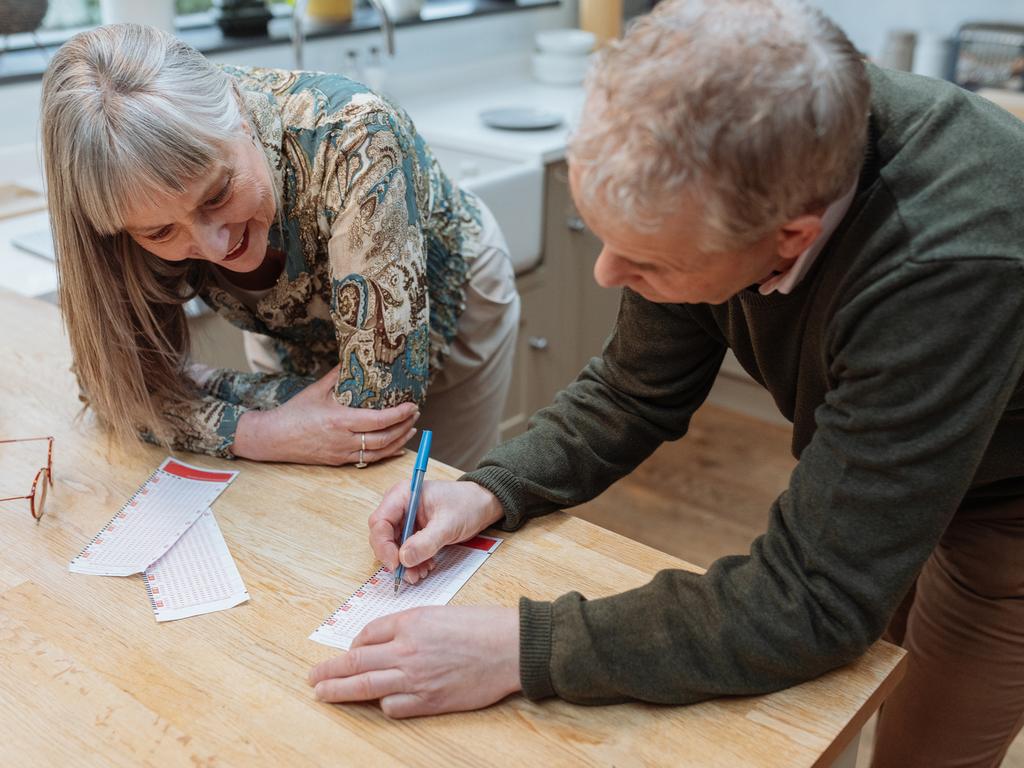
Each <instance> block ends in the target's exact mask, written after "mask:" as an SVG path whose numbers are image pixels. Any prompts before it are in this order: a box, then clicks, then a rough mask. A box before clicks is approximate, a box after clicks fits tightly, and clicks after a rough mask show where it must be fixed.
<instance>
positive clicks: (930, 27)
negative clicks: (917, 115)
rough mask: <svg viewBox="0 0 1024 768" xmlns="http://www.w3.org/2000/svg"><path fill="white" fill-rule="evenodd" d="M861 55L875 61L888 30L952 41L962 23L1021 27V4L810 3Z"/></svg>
mask: <svg viewBox="0 0 1024 768" xmlns="http://www.w3.org/2000/svg"><path fill="white" fill-rule="evenodd" d="M811 2H813V3H814V4H815V5H817V6H818V7H819V8H821V9H822V10H823V11H824V12H825V13H826V14H828V15H829V16H830V17H831V18H832V19H833V20H834V21H835V22H836V23H837V24H839V26H841V27H842V28H843V29H844V30H845V31H846V34H847V35H849V36H850V39H852V40H853V42H854V44H856V45H857V46H858V47H859V48H860V49H861V50H862V51H864V52H865V53H867V54H868V55H869V56H874V57H877V56H878V55H879V53H881V51H882V45H883V43H884V41H885V34H886V32H887V31H888V30H890V29H912V30H917V31H925V32H931V33H935V34H937V35H940V36H942V37H953V36H954V35H955V34H956V31H957V28H958V27H959V26H960V24H962V23H963V22H965V21H1003V22H1011V23H1015V24H1024V0H811Z"/></svg>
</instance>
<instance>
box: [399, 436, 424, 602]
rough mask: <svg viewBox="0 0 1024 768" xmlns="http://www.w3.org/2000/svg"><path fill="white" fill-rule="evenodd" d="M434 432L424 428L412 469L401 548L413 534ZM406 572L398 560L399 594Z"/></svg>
mask: <svg viewBox="0 0 1024 768" xmlns="http://www.w3.org/2000/svg"><path fill="white" fill-rule="evenodd" d="M432 437H433V433H432V432H431V431H430V430H429V429H425V430H423V434H422V435H420V447H419V449H418V450H417V451H416V466H415V467H414V468H413V470H412V494H411V495H410V496H409V508H408V509H407V510H406V511H405V526H404V527H403V528H402V540H401V542H399V544H398V548H399V549H401V548H402V545H403V544H405V540H406V539H408V538H409V536H411V535H412V527H413V525H414V524H415V522H416V510H417V509H419V506H420V493H421V492H422V491H423V475H425V474H426V472H427V461H428V460H429V459H430V440H431V438H432ZM403 573H405V566H404V565H402V561H401V560H399V561H398V568H396V569H395V594H396V595H397V594H398V587H399V585H401V583H402V574H403Z"/></svg>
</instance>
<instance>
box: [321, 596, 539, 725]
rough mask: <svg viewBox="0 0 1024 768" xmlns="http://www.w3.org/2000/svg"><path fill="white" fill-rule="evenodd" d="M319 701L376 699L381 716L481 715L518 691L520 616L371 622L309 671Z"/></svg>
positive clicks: (489, 610) (423, 614)
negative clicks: (344, 648)
mask: <svg viewBox="0 0 1024 768" xmlns="http://www.w3.org/2000/svg"><path fill="white" fill-rule="evenodd" d="M309 684H310V685H313V686H316V697H317V698H318V699H321V700H322V701H330V702H345V701H366V700H370V699H380V708H381V710H383V712H384V714H385V715H387V716H388V717H417V716H420V715H437V714H441V713H442V712H462V711H465V710H470V709H480V708H482V707H486V706H489V705H490V704H493V703H494V702H496V701H499V700H501V699H503V698H504V697H505V696H508V695H509V694H510V693H515V692H516V691H518V690H519V689H520V685H519V611H518V610H516V609H515V608H498V607H489V606H488V607H474V606H431V607H427V608H414V609H412V610H409V611H402V612H401V613H395V614H392V615H390V616H383V617H381V618H379V619H376V620H375V621H372V622H370V623H369V624H367V625H366V627H364V628H363V631H362V632H360V633H359V635H358V636H356V639H355V640H354V641H353V642H352V648H351V649H350V650H349V651H348V652H347V653H342V654H340V655H339V656H335V657H333V658H331V659H328V660H327V661H323V662H321V663H320V664H317V665H316V666H315V667H313V669H312V670H311V671H310V673H309Z"/></svg>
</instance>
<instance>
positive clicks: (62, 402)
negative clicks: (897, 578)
mask: <svg viewBox="0 0 1024 768" xmlns="http://www.w3.org/2000/svg"><path fill="white" fill-rule="evenodd" d="M0 329H2V331H0V333H2V337H0V338H2V340H0V360H2V361H3V363H2V370H3V375H2V377H0V382H2V383H0V437H29V436H36V435H46V434H52V435H55V436H56V438H57V439H56V445H55V449H54V478H55V488H54V490H53V492H52V495H51V497H50V499H49V500H48V502H47V514H46V516H45V517H44V518H43V520H42V521H41V522H40V523H39V524H38V525H37V524H36V523H34V522H33V521H32V519H31V517H30V516H29V514H28V510H27V506H26V507H25V508H22V506H21V504H24V502H22V503H21V504H19V503H8V504H4V505H2V507H0V530H2V531H3V535H4V541H5V542H6V545H7V546H6V547H5V551H4V554H3V557H2V558H0V659H2V661H3V670H2V674H3V678H4V681H3V687H2V693H0V755H2V758H0V763H3V764H5V765H6V764H11V765H66V764H75V765H97V766H100V765H102V766H119V765H155V766H176V765H210V766H213V765H222V766H234V765H244V766H257V765H275V766H280V765H284V766H304V765H328V764H330V765H362V766H379V765H434V766H436V765H438V764H444V763H450V764H452V765H479V764H501V765H531V766H538V765H544V766H549V765H578V764H596V765H694V766H729V767H730V768H733V767H734V766H747V765H750V766H762V765H764V766H769V765H772V766H787V767H790V766H811V765H828V764H829V763H830V762H831V761H832V760H833V759H834V758H835V757H836V756H837V755H838V754H839V753H840V752H841V751H842V749H843V748H844V747H845V746H846V744H847V743H848V742H849V740H850V738H851V737H852V736H853V735H854V734H855V733H856V732H857V731H858V730H859V729H860V727H861V726H862V725H863V723H864V721H865V720H866V719H867V718H868V717H869V716H870V714H871V713H872V712H873V711H875V710H876V709H877V708H878V706H879V705H880V703H881V701H882V700H883V699H884V697H885V696H886V695H887V694H888V693H889V691H890V690H891V689H892V688H893V687H894V686H895V684H896V682H897V680H898V678H899V676H900V674H901V672H902V659H903V652H902V651H900V650H899V649H897V648H894V647H893V646H890V645H887V644H885V643H878V644H876V645H875V646H873V647H872V648H871V650H870V651H869V652H868V653H867V654H865V655H864V656H863V657H862V658H861V659H860V660H858V661H857V662H855V663H854V664H851V665H849V666H848V667H845V668H843V669H840V670H836V671H834V672H832V673H830V674H827V675H825V676H823V677H821V678H818V679H817V680H813V681H811V682H808V683H805V684H804V685H801V686H797V687H795V688H791V689H788V690H785V691H780V692H778V693H775V694H772V695H769V696H760V697H751V698H734V699H721V700H715V701H710V702H706V703H703V704H699V705H695V706H690V707H663V706H650V705H644V704H623V705H616V706H610V707H578V706H574V705H570V704H566V703H564V702H560V701H557V700H549V701H544V702H540V703H533V702H529V701H526V700H525V699H523V698H522V697H519V696H515V697H510V698H509V699H507V700H506V701H504V702H502V703H500V704H498V705H496V706H494V707H491V708H490V709H487V710H484V711H480V712H473V713H468V714H458V715H447V716H443V717H436V718H428V719H420V720H413V721H401V722H394V721H389V720H388V719H387V718H385V717H384V716H383V715H382V714H381V712H380V710H379V709H378V708H377V707H376V706H373V705H370V704H365V705H355V706H333V705H328V704H323V703H320V702H317V701H316V700H315V699H314V698H313V695H312V691H311V689H310V688H309V687H308V686H307V685H306V682H305V677H306V672H307V670H308V669H309V667H310V666H312V665H313V664H315V663H316V662H318V661H320V660H322V659H324V658H326V657H328V656H330V655H331V654H332V653H333V651H332V650H331V649H329V648H326V647H324V646H320V645H318V644H316V643H313V642H312V641H310V640H308V639H307V637H308V635H309V633H310V632H311V631H312V630H313V629H314V628H315V627H316V626H317V625H318V624H319V623H320V621H322V620H323V619H324V618H325V617H326V616H327V615H328V614H329V613H330V612H331V611H332V610H333V609H334V608H336V607H337V606H338V605H339V604H340V602H341V601H342V600H343V599H344V598H345V597H347V596H348V595H349V594H350V593H351V592H352V590H353V589H355V588H356V587H357V586H359V585H360V584H361V583H362V582H363V580H364V579H365V578H366V577H367V576H368V575H370V574H371V573H372V572H373V570H374V569H375V567H376V564H375V563H374V560H373V556H372V554H371V553H370V550H369V547H368V546H367V541H366V539H367V535H366V518H367V516H368V515H369V514H370V512H371V511H372V510H373V509H374V507H375V506H376V504H377V502H378V500H379V498H380V497H381V495H382V494H383V492H384V491H385V490H386V489H387V488H388V487H389V486H390V485H391V484H392V483H394V482H396V481H400V480H401V481H405V480H407V479H408V477H409V476H410V472H411V467H412V456H411V455H406V456H405V457H403V458H401V459H397V460H393V461H391V462H389V463H386V464H380V465H376V466H373V467H370V468H368V469H365V470H357V469H355V468H351V467H343V468H339V469H329V468H310V467H297V466H288V465H270V464H256V463H249V462H226V461H220V460H216V459H210V458H208V457H196V456H191V455H185V456H183V457H182V458H184V459H185V460H187V461H190V462H193V463H196V464H200V465H203V466H207V467H217V468H224V467H227V468H231V469H239V470H241V474H240V476H239V477H238V479H237V480H236V481H235V482H234V484H233V485H232V486H231V487H230V488H229V489H228V490H227V491H226V492H225V493H224V494H223V495H222V496H221V498H220V499H218V501H217V502H216V503H215V505H214V512H215V514H216V516H217V520H218V521H219V523H220V526H221V529H222V530H223V533H224V537H225V539H226V540H227V543H228V547H229V548H230V550H231V552H232V554H233V555H234V558H235V560H236V561H237V563H238V568H239V571H240V572H241V574H242V578H243V579H244V580H245V583H246V586H247V588H248V590H249V593H250V595H251V596H252V599H251V600H250V601H249V602H248V603H246V604H244V605H242V606H240V607H237V608H233V609H231V610H229V611H224V612H219V613H214V614H209V615H206V616H200V617H195V618H190V619H184V620H181V621H175V622H167V623H162V624H157V622H156V621H155V620H154V618H153V614H152V612H151V610H150V607H149V604H148V602H147V600H146V597H145V591H144V589H143V586H142V583H141V578H140V577H137V576H136V577H130V578H110V577H92V576H82V575H77V574H71V573H69V572H68V569H67V564H68V561H69V560H70V559H71V558H72V557H74V556H75V555H76V554H77V553H78V552H79V551H80V550H81V548H82V547H83V546H84V545H85V544H86V542H87V541H88V540H89V538H90V537H91V536H92V535H93V534H94V533H96V531H98V530H99V528H100V527H101V526H102V525H103V524H105V523H106V522H107V520H109V518H110V517H111V516H112V514H113V513H114V512H115V511H116V510H117V508H118V507H120V505H121V504H122V503H123V502H124V501H125V500H126V499H127V497H128V496H129V494H131V492H132V491H134V490H135V489H136V488H137V487H138V486H139V485H140V484H141V483H142V482H143V481H144V480H145V479H146V477H148V475H149V474H150V472H152V470H153V469H154V468H155V467H156V466H157V465H158V464H159V462H160V461H161V460H162V459H163V458H164V455H165V454H164V452H163V451H161V450H160V449H158V448H155V447H151V446H146V445H142V444H138V445H128V446H120V445H116V444H111V443H110V442H109V441H108V440H107V439H106V438H105V437H104V436H103V435H102V433H100V432H99V431H98V429H97V428H96V427H95V425H94V424H93V422H92V420H91V418H90V417H88V416H87V417H85V418H84V419H82V420H79V421H76V420H75V417H76V415H77V413H78V400H77V387H76V385H75V381H74V378H73V376H72V375H71V373H70V372H69V362H70V358H69V352H68V349H67V344H66V340H65V338H64V336H63V333H62V330H61V326H60V320H59V316H58V314H57V311H56V309H55V308H54V307H52V306H50V305H47V304H44V303H42V302H38V301H34V300H29V299H22V298H18V297H15V296H13V295H11V294H6V293H0ZM0 451H2V453H0V491H2V492H3V494H2V495H8V494H10V495H13V494H15V493H27V492H28V486H29V485H30V484H31V480H32V477H33V475H34V473H35V471H36V470H37V469H38V467H39V466H40V465H41V464H43V463H45V447H42V444H39V443H35V444H33V443H28V444H19V445H14V446H0ZM456 474H457V473H456V472H455V471H454V470H452V469H450V468H448V467H445V466H443V465H439V464H435V463H432V464H431V468H430V471H429V473H428V476H430V477H434V478H438V477H454V476H456ZM23 485H24V486H25V487H24V488H22V487H21V486H23ZM498 535H502V536H505V543H504V544H503V545H502V546H501V548H500V549H499V550H498V551H497V553H496V554H495V555H493V556H492V557H491V558H490V559H489V560H488V562H487V563H486V564H485V565H484V566H483V567H482V568H481V569H480V571H478V572H477V574H476V575H475V576H474V577H473V578H472V579H471V580H470V582H469V583H468V584H467V585H466V587H465V588H464V589H463V590H462V591H461V592H460V593H459V594H458V595H457V596H456V598H455V601H454V602H456V603H462V604H479V603H498V604H502V605H508V606H512V605H515V604H516V602H517V600H518V597H519V595H523V594H525V595H528V596H530V597H533V598H541V599H547V598H554V597H557V596H558V595H559V594H561V593H563V592H565V591H568V590H570V589H576V590H580V591H581V592H583V593H584V594H585V595H587V596H588V597H598V596H602V595H608V594H612V593H615V592H618V591H621V590H624V589H628V588H631V587H635V586H639V585H641V584H643V583H645V582H646V581H648V580H649V579H650V577H651V576H652V575H653V574H654V573H655V572H656V571H658V570H659V569H663V568H691V569H692V568H694V567H693V566H689V565H687V564H686V563H684V562H682V561H680V560H677V559H675V558H673V557H671V556H669V555H666V554H663V553H660V552H657V551H655V550H653V549H651V548H649V547H646V546H644V545H642V544H639V543H636V542H634V541H631V540H629V539H626V538H623V537H621V536H618V535H616V534H614V533H611V532H609V531H605V530H603V529H601V528H599V527H597V526H595V525H592V524H590V523H587V522H585V521H583V520H579V519H575V518H571V517H568V516H566V515H563V514H554V515H550V516H548V517H546V518H543V519H540V520H537V521H534V522H532V523H531V524H530V525H528V526H527V527H526V528H525V529H523V530H522V531H520V532H518V533H515V534H501V533H499V534H498ZM694 620H695V621H699V620H700V617H694Z"/></svg>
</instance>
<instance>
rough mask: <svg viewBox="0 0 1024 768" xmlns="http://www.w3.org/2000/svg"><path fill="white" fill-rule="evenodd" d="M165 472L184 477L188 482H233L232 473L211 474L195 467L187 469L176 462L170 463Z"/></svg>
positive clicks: (165, 467)
mask: <svg viewBox="0 0 1024 768" xmlns="http://www.w3.org/2000/svg"><path fill="white" fill-rule="evenodd" d="M163 470H164V472H167V473H168V474H171V475H177V476H178V477H184V478H185V479H186V480H205V481H207V482H209V483H226V482H228V481H229V480H231V473H230V472H211V471H209V470H207V469H195V468H193V467H186V466H185V465H184V464H179V463H178V462H176V461H168V462H167V464H166V465H165V466H164V468H163Z"/></svg>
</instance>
